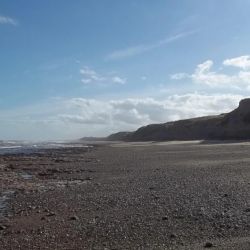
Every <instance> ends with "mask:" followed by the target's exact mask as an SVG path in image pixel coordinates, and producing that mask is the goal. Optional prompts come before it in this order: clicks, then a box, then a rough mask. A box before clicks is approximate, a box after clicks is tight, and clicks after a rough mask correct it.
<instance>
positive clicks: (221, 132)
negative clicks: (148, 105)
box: [109, 99, 250, 141]
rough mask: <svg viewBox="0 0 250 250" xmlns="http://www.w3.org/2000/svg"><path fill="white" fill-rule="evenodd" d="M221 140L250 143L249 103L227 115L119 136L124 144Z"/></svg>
mask: <svg viewBox="0 0 250 250" xmlns="http://www.w3.org/2000/svg"><path fill="white" fill-rule="evenodd" d="M109 138H115V137H114V136H112V135H111V136H109ZM221 139H222V140H233V139H240V140H244V139H250V99H244V100H242V101H241V102H240V104H239V107H238V108H237V109H235V110H233V111H232V112H230V113H227V114H222V115H218V116H207V117H200V118H194V119H186V120H180V121H175V122H167V123H163V124H151V125H148V126H145V127H141V128H139V129H138V130H136V131H135V132H132V133H124V132H123V133H122V134H119V140H125V141H163V140H221Z"/></svg>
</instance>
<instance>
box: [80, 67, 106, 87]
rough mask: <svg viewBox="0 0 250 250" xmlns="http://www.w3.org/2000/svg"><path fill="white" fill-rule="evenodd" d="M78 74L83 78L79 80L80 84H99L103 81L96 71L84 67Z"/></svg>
mask: <svg viewBox="0 0 250 250" xmlns="http://www.w3.org/2000/svg"><path fill="white" fill-rule="evenodd" d="M80 74H81V75H82V77H83V78H82V80H81V81H82V83H92V82H101V81H104V80H105V78H104V77H103V76H100V75H99V74H97V72H96V71H94V70H92V69H90V68H88V67H84V68H83V69H81V70H80Z"/></svg>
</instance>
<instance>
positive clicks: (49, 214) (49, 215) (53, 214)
mask: <svg viewBox="0 0 250 250" xmlns="http://www.w3.org/2000/svg"><path fill="white" fill-rule="evenodd" d="M55 215H56V213H54V212H50V213H48V214H47V216H48V217H51V216H55Z"/></svg>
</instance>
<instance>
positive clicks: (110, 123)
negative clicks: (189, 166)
mask: <svg viewBox="0 0 250 250" xmlns="http://www.w3.org/2000/svg"><path fill="white" fill-rule="evenodd" d="M249 7H250V1H248V0H237V1H234V0H220V1H218V0H210V1H198V0H185V1H184V0H183V1H170V0H157V1H151V0H127V1H122V0H103V1H99V0H74V1H66V0H54V1H51V0H43V1H31V0H26V1H20V0H12V1H9V0H1V2H0V37H1V39H0V121H1V125H0V139H33V140H38V139H39V140H46V139H71V138H78V137H82V136H90V135H97V136H102V135H106V134H109V133H112V132H116V131H119V130H133V129H135V128H137V127H138V126H141V125H145V124H148V123H152V122H165V121H169V120H175V119H182V118H188V117H192V116H200V115H209V114H216V113H218V112H219V113H220V112H225V111H228V110H230V109H232V108H234V107H236V106H237V103H238V101H239V99H241V98H243V97H246V96H248V95H249V94H248V92H249V91H250V57H249V54H250V49H249V44H250V32H249V31H250V30H249V27H250V16H249V9H250V8H249Z"/></svg>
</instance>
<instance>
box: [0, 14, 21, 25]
mask: <svg viewBox="0 0 250 250" xmlns="http://www.w3.org/2000/svg"><path fill="white" fill-rule="evenodd" d="M0 24H10V25H14V26H17V25H18V22H17V20H15V19H13V18H11V17H8V16H1V15H0Z"/></svg>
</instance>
